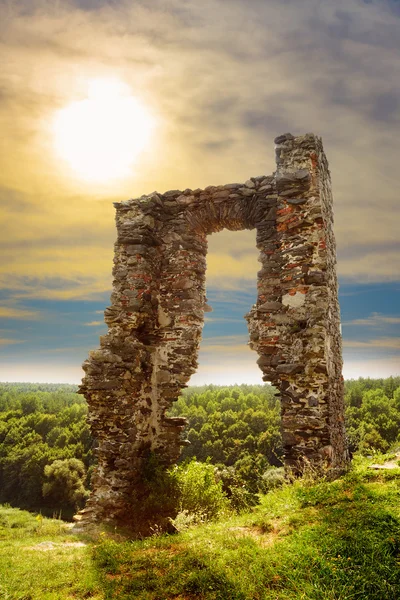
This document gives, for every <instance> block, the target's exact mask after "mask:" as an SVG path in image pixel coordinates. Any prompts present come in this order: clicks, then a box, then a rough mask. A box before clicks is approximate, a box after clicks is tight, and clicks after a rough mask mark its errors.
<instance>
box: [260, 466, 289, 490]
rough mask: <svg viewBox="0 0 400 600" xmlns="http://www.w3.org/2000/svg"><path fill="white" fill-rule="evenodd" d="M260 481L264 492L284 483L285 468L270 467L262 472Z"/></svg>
mask: <svg viewBox="0 0 400 600" xmlns="http://www.w3.org/2000/svg"><path fill="white" fill-rule="evenodd" d="M262 481H263V485H262V487H263V491H264V492H269V491H270V490H273V489H275V488H277V487H280V486H282V485H283V484H284V483H285V469H284V468H283V467H279V468H275V467H272V468H271V469H268V470H267V471H265V473H264V474H263V476H262Z"/></svg>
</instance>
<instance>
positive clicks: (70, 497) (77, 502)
mask: <svg viewBox="0 0 400 600" xmlns="http://www.w3.org/2000/svg"><path fill="white" fill-rule="evenodd" d="M44 474H45V476H46V478H47V481H46V482H45V483H44V484H43V497H44V498H47V499H48V500H49V501H50V502H51V503H52V506H54V507H56V508H59V509H62V508H64V509H67V510H68V509H72V510H76V509H77V508H79V507H80V506H82V505H83V504H84V502H85V500H86V498H87V496H88V492H87V490H86V489H85V487H84V481H85V478H86V469H85V465H84V464H83V462H82V461H81V460H78V459H77V458H66V459H65V460H55V461H54V462H53V463H52V464H51V465H46V466H45V468H44Z"/></svg>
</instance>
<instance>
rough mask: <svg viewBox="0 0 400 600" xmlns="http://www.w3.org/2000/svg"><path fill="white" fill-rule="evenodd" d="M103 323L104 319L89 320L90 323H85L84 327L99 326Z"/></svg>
mask: <svg viewBox="0 0 400 600" xmlns="http://www.w3.org/2000/svg"><path fill="white" fill-rule="evenodd" d="M103 325H105V323H104V321H91V322H90V323H85V326H86V327H99V326H103Z"/></svg>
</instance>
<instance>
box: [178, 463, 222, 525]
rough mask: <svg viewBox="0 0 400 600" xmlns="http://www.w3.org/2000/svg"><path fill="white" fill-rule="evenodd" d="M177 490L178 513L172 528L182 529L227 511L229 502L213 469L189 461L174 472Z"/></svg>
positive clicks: (211, 466) (207, 464) (209, 466)
mask: <svg viewBox="0 0 400 600" xmlns="http://www.w3.org/2000/svg"><path fill="white" fill-rule="evenodd" d="M173 471H174V473H175V474H176V478H177V484H178V489H179V513H178V515H177V517H176V518H175V519H174V520H173V521H172V522H173V524H174V526H175V527H176V528H177V529H178V528H179V527H181V528H185V527H187V526H189V525H192V524H194V523H201V522H204V521H208V520H211V519H215V518H216V517H218V516H220V515H222V514H223V513H224V512H226V511H227V510H229V501H228V498H227V497H226V495H225V493H224V492H223V490H222V482H221V481H217V480H216V473H215V467H214V466H213V465H211V464H210V463H200V462H197V461H195V460H192V461H190V462H187V463H183V464H182V465H179V466H176V467H175V468H174V469H173Z"/></svg>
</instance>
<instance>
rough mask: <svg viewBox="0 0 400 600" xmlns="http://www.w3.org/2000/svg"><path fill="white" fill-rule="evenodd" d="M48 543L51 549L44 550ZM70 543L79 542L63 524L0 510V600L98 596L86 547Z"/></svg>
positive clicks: (99, 594) (98, 592) (98, 597)
mask: <svg viewBox="0 0 400 600" xmlns="http://www.w3.org/2000/svg"><path fill="white" fill-rule="evenodd" d="M49 542H51V543H52V545H53V548H52V549H49V550H45V549H44V547H46V545H47V547H48V546H49ZM73 542H82V539H79V538H78V537H77V536H76V535H71V534H70V533H69V532H68V530H67V529H66V527H65V523H63V522H62V521H59V520H56V519H46V518H42V517H41V516H40V515H38V516H35V515H32V514H30V513H28V512H26V511H22V510H18V509H16V508H9V507H7V506H2V507H0V599H1V600H64V599H65V600H66V599H68V600H70V599H72V598H74V599H75V600H76V599H79V600H81V599H84V598H92V599H93V600H97V599H100V598H103V594H102V593H101V590H100V588H99V585H98V583H97V575H96V572H95V569H94V566H93V563H92V561H91V549H90V548H88V547H74V546H70V545H69V544H71V543H73ZM46 543H47V544H46Z"/></svg>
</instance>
